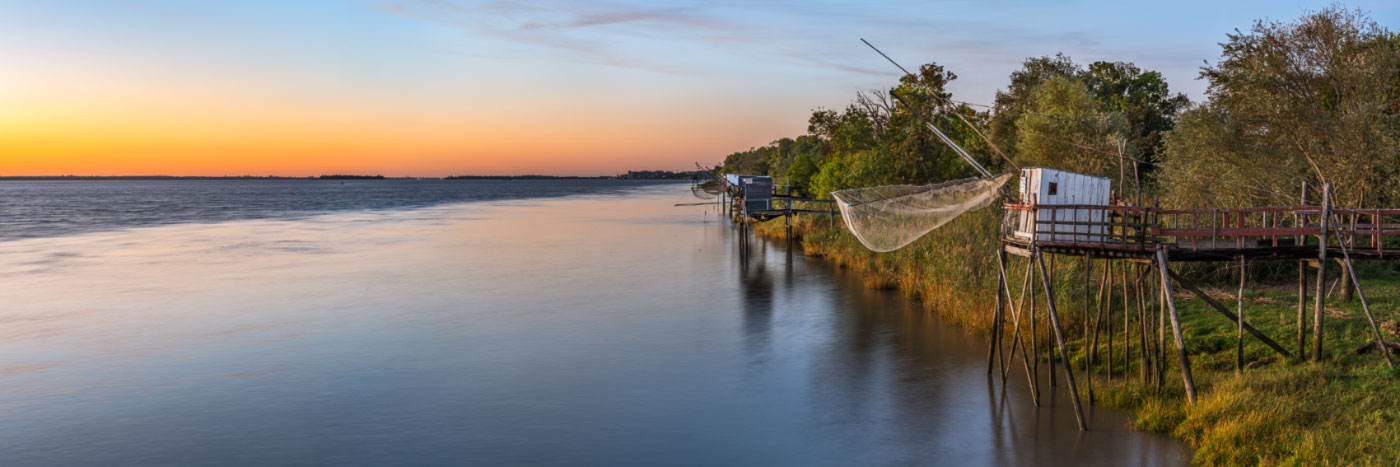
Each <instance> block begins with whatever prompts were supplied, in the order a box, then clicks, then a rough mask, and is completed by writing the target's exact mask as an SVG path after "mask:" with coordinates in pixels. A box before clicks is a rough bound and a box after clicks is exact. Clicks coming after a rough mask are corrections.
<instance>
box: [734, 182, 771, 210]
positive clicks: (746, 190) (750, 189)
mask: <svg viewBox="0 0 1400 467" xmlns="http://www.w3.org/2000/svg"><path fill="white" fill-rule="evenodd" d="M725 178H726V179H727V180H729V184H730V185H734V186H735V187H737V188H738V189H739V196H743V197H744V209H747V210H750V211H766V210H768V209H771V208H772V203H773V177H770V176H767V175H743V174H727V175H725Z"/></svg>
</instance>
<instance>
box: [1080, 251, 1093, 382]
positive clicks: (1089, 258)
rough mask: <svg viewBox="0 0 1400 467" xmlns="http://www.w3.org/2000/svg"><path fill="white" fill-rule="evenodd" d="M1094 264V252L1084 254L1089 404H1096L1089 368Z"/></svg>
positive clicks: (1085, 369)
mask: <svg viewBox="0 0 1400 467" xmlns="http://www.w3.org/2000/svg"><path fill="white" fill-rule="evenodd" d="M1093 265H1094V254H1093V253H1085V254H1084V316H1083V318H1082V319H1083V320H1084V337H1083V338H1082V339H1083V342H1084V386H1085V387H1086V390H1087V391H1088V392H1089V404H1090V405H1093V404H1094V378H1093V373H1091V372H1090V368H1089V363H1090V361H1089V298H1090V297H1089V289H1090V287H1089V285H1090V283H1091V282H1093V279H1092V277H1093V276H1092V275H1090V273H1089V270H1090V268H1091V267H1092V266H1093Z"/></svg>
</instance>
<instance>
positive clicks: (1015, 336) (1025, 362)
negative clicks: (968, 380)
mask: <svg viewBox="0 0 1400 467" xmlns="http://www.w3.org/2000/svg"><path fill="white" fill-rule="evenodd" d="M998 273H999V274H1000V275H1001V278H1002V282H1003V287H1005V289H1006V294H1007V295H1006V301H1007V302H1010V301H1011V285H1010V284H1009V283H1007V282H1006V269H1005V268H1001V269H999V270H998ZM1030 285H1031V262H1030V260H1029V259H1027V260H1026V276H1025V278H1024V279H1022V280H1021V298H1020V299H1018V300H1017V301H1016V307H1015V308H1012V309H1011V320H1012V325H1011V343H1012V345H1013V347H1011V357H1009V358H1007V360H1015V359H1016V349H1018V348H1019V349H1020V350H1021V364H1022V366H1024V367H1025V369H1026V385H1027V386H1030V390H1031V402H1032V403H1034V404H1035V406H1036V407H1040V391H1039V390H1038V389H1037V388H1036V385H1035V375H1033V374H1031V362H1030V358H1029V357H1028V355H1030V354H1031V353H1030V351H1028V350H1026V345H1025V343H1024V341H1022V340H1021V310H1022V309H1024V308H1022V307H1021V305H1024V304H1025V303H1026V292H1027V290H1028V289H1029V288H1030V287H1029V286H1030ZM1006 374H1007V368H1005V367H1002V372H1001V391H1002V393H1005V392H1006Z"/></svg>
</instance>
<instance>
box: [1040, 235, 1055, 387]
mask: <svg viewBox="0 0 1400 467" xmlns="http://www.w3.org/2000/svg"><path fill="white" fill-rule="evenodd" d="M1050 272H1051V273H1050V274H1046V275H1045V276H1044V278H1043V279H1044V280H1045V283H1046V285H1045V290H1047V291H1048V290H1051V288H1052V287H1054V286H1055V275H1054V274H1053V273H1054V272H1055V257H1054V256H1051V257H1050ZM1047 306H1048V304H1047ZM1049 323H1050V321H1049V320H1048V319H1047V320H1046V327H1049ZM1045 334H1046V337H1047V338H1048V337H1049V334H1050V332H1049V331H1046V333H1045ZM1049 344H1050V343H1049V342H1046V345H1045V369H1046V370H1047V371H1046V373H1049V374H1050V387H1052V388H1053V387H1055V349H1054V348H1052V347H1051V346H1050V345H1049Z"/></svg>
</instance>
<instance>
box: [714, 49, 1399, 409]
mask: <svg viewBox="0 0 1400 467" xmlns="http://www.w3.org/2000/svg"><path fill="white" fill-rule="evenodd" d="M862 41H863V40H862ZM866 45H870V44H869V42H866ZM870 47H871V48H872V49H873V48H874V46H873V45H870ZM876 52H879V50H878V49H876ZM880 54H881V55H882V56H885V55H884V53H883V52H880ZM885 58H886V59H889V57H888V56H885ZM890 62H891V63H894V61H893V60H890ZM894 64H895V66H897V67H898V66H899V64H898V63H894ZM899 68H900V69H901V70H903V67H899ZM906 74H907V71H906ZM891 97H893V98H894V100H895V101H896V102H898V103H899V105H902V106H904V107H905V108H907V109H908V110H909V111H910V112H911V113H912V114H913V115H915V116H917V117H918V118H919V119H920V120H921V123H923V124H924V126H926V127H927V128H928V129H929V130H930V131H931V132H932V133H933V134H934V135H935V136H937V137H938V138H939V140H941V141H942V142H943V143H944V144H945V145H947V146H949V147H950V148H951V149H952V150H953V151H954V152H955V153H957V155H958V156H959V157H961V158H962V159H963V161H965V162H966V163H967V164H969V165H970V166H971V167H972V168H973V169H974V170H976V172H977V173H978V174H980V176H979V177H976V178H970V179H963V180H953V181H948V182H942V183H935V184H930V185H918V186H915V185H889V186H874V187H865V188H854V189H847V190H840V191H836V192H833V193H832V195H833V197H834V198H835V203H834V207H835V208H839V209H840V214H841V219H842V221H844V223H845V224H846V226H847V228H848V230H850V231H851V233H852V234H854V235H855V237H856V238H857V239H859V240H860V242H861V243H862V244H863V245H865V246H866V247H867V248H870V249H871V250H874V251H877V252H885V251H893V250H896V249H899V248H902V247H904V246H906V245H908V244H909V243H911V242H913V241H914V240H917V239H918V238H919V237H922V236H923V235H925V234H927V233H928V232H930V231H932V230H934V229H937V228H938V227H939V226H942V225H943V224H945V223H947V222H949V221H951V220H953V219H954V218H956V217H958V216H959V215H961V214H962V213H964V212H967V211H971V210H975V209H983V208H986V207H988V206H992V205H994V204H998V203H996V201H998V200H1000V203H999V206H1000V208H1001V210H1002V225H1001V228H1000V231H999V234H998V236H999V238H998V241H997V245H998V248H997V249H996V253H995V258H990V259H991V260H993V261H995V263H996V265H997V268H996V270H997V281H996V282H997V283H996V290H995V291H993V293H994V295H993V297H995V300H994V303H995V305H994V308H993V310H992V313H993V316H992V318H993V319H992V322H993V325H992V333H991V339H990V340H989V348H988V353H987V374H988V375H991V374H992V371H993V370H994V369H995V368H996V367H1000V369H1001V370H1000V375H1001V383H1002V388H1003V390H1005V388H1006V381H1007V378H1008V375H1009V373H1010V372H1011V367H1012V366H1014V362H1015V361H1016V360H1017V358H1018V355H1019V359H1020V362H1021V364H1022V366H1023V367H1024V368H1025V373H1026V382H1027V384H1028V386H1029V388H1030V393H1031V398H1032V401H1033V402H1034V403H1035V405H1037V406H1039V405H1040V380H1041V378H1040V377H1039V376H1038V375H1039V374H1040V371H1039V370H1040V369H1039V362H1040V361H1041V360H1042V358H1041V357H1043V360H1044V361H1046V362H1050V365H1049V371H1048V382H1049V384H1050V385H1051V386H1054V385H1056V381H1057V377H1056V373H1057V369H1056V366H1059V367H1060V369H1059V370H1058V372H1063V375H1062V376H1061V377H1060V378H1061V379H1063V381H1064V382H1065V383H1066V384H1067V385H1068V387H1069V390H1070V391H1069V392H1070V394H1071V401H1072V403H1073V406H1074V413H1075V418H1076V420H1077V422H1078V424H1079V428H1080V429H1081V430H1087V429H1088V425H1087V422H1086V420H1085V418H1084V410H1083V407H1082V404H1081V399H1080V389H1079V387H1078V383H1077V382H1076V379H1075V377H1074V372H1075V371H1076V369H1075V368H1074V363H1072V359H1071V358H1070V356H1069V353H1068V350H1067V348H1066V339H1065V332H1064V331H1065V328H1064V327H1063V326H1062V324H1063V323H1062V322H1061V319H1060V317H1061V316H1062V312H1064V311H1070V312H1071V313H1073V310H1064V309H1061V308H1060V307H1059V304H1060V303H1061V301H1059V300H1057V298H1062V297H1056V295H1055V294H1056V291H1057V290H1059V291H1065V290H1075V289H1077V288H1071V287H1060V288H1058V289H1057V288H1056V287H1055V283H1056V282H1059V281H1065V280H1074V281H1075V282H1080V280H1081V279H1080V278H1062V277H1055V276H1054V274H1053V272H1054V271H1057V270H1058V269H1057V268H1055V267H1054V265H1055V264H1054V262H1055V260H1056V259H1057V258H1058V259H1060V260H1061V261H1080V262H1082V267H1081V268H1079V270H1080V271H1081V272H1082V273H1083V277H1082V286H1083V287H1082V289H1083V300H1082V303H1083V310H1081V313H1080V314H1079V315H1078V318H1080V319H1079V321H1080V323H1082V324H1083V326H1084V327H1083V330H1082V333H1083V334H1082V336H1083V340H1084V354H1085V355H1084V357H1085V358H1082V359H1080V361H1079V362H1077V363H1082V364H1083V366H1082V367H1080V368H1079V371H1083V372H1085V373H1089V372H1090V370H1091V368H1097V367H1100V366H1096V365H1095V363H1096V362H1097V363H1100V364H1101V363H1107V365H1106V366H1107V377H1108V378H1110V379H1112V378H1114V377H1124V378H1127V377H1129V375H1128V374H1127V373H1128V371H1129V368H1130V367H1131V366H1132V365H1131V363H1132V362H1135V363H1136V367H1137V373H1138V378H1140V381H1141V382H1142V383H1144V384H1151V385H1154V386H1155V387H1158V388H1160V387H1162V386H1163V385H1164V384H1167V383H1166V382H1165V381H1164V379H1165V375H1166V369H1167V368H1168V367H1171V366H1176V367H1177V368H1179V369H1180V373H1181V378H1182V384H1183V386H1184V389H1185V394H1186V399H1187V401H1188V403H1191V404H1194V403H1196V400H1197V394H1196V384H1195V381H1194V379H1193V377H1192V373H1191V358H1190V355H1189V354H1188V352H1187V348H1188V345H1187V342H1186V337H1185V335H1184V333H1183V332H1182V321H1181V317H1180V314H1179V313H1178V310H1177V305H1176V300H1175V297H1176V296H1177V295H1176V293H1177V290H1178V288H1179V289H1181V290H1183V291H1184V292H1186V293H1189V294H1191V295H1194V296H1195V297H1197V298H1200V299H1201V300H1202V301H1203V302H1204V303H1205V304H1206V305H1207V306H1208V309H1209V310H1211V311H1212V312H1214V313H1215V314H1217V315H1218V316H1219V317H1220V319H1223V320H1227V321H1228V322H1230V323H1232V324H1234V326H1235V328H1236V331H1237V332H1236V339H1235V341H1236V359H1235V368H1236V371H1243V370H1244V368H1245V367H1246V364H1245V362H1244V342H1245V339H1246V338H1248V339H1254V340H1257V341H1259V342H1261V343H1262V344H1264V345H1265V346H1266V347H1268V348H1269V349H1270V350H1271V351H1272V352H1274V353H1276V354H1277V355H1278V356H1279V358H1280V359H1282V360H1284V361H1291V360H1292V361H1296V360H1300V359H1304V358H1311V359H1313V360H1321V359H1322V356H1323V346H1322V343H1323V339H1324V337H1325V336H1324V332H1323V330H1324V326H1323V324H1324V321H1325V320H1326V313H1325V311H1326V310H1325V307H1324V305H1325V300H1326V297H1327V291H1326V272H1327V268H1328V264H1329V262H1333V261H1335V262H1337V263H1339V264H1340V268H1341V271H1342V277H1341V278H1339V279H1338V280H1337V283H1339V284H1341V287H1342V288H1343V289H1344V290H1346V289H1347V288H1348V287H1351V288H1354V290H1355V292H1356V296H1357V298H1359V299H1360V302H1361V303H1360V304H1361V308H1362V310H1363V311H1364V312H1365V317H1366V321H1367V323H1368V324H1369V326H1370V331H1371V332H1370V334H1371V337H1373V340H1370V341H1369V342H1368V343H1366V345H1363V346H1362V347H1361V348H1358V349H1357V351H1358V352H1361V351H1364V350H1367V349H1368V348H1369V349H1370V350H1375V351H1378V352H1377V353H1379V354H1380V355H1381V357H1382V358H1383V359H1384V361H1385V363H1386V364H1387V365H1390V366H1392V367H1393V363H1392V362H1391V357H1390V353H1391V352H1392V351H1397V350H1400V344H1396V343H1391V342H1386V341H1385V340H1384V338H1383V337H1382V335H1381V333H1380V329H1379V327H1378V326H1377V324H1376V319H1375V316H1374V315H1373V314H1372V312H1371V308H1370V305H1369V303H1368V302H1367V301H1366V294H1365V291H1364V290H1362V288H1361V286H1360V281H1358V280H1357V278H1356V272H1355V268H1354V264H1355V261H1358V260H1394V259H1400V239H1397V237H1400V209H1352V208H1342V207H1337V206H1333V204H1332V201H1331V187H1330V186H1329V185H1325V184H1324V185H1323V186H1322V189H1321V190H1319V192H1320V194H1321V196H1320V198H1321V199H1320V200H1318V199H1314V200H1312V202H1310V201H1309V199H1308V187H1307V185H1306V184H1304V185H1303V187H1302V190H1301V191H1300V193H1299V197H1298V203H1297V204H1295V205H1291V206H1272V207H1249V208H1207V209H1167V208H1162V207H1155V206H1141V205H1133V204H1130V203H1128V202H1126V201H1125V197H1123V196H1121V189H1122V188H1123V184H1124V181H1125V180H1124V179H1125V177H1123V176H1121V175H1120V177H1119V188H1120V191H1119V192H1118V193H1115V192H1114V191H1113V186H1112V180H1110V179H1108V178H1104V177H1098V176H1093V175H1087V174H1080V173H1074V172H1071V171H1065V170H1058V169H1054V168H1049V167H1024V168H1023V167H1019V166H1017V164H1016V163H1015V162H1014V161H1013V160H1012V159H1011V158H1010V157H1008V156H1006V154H1004V153H1003V152H1002V151H1001V150H1000V149H999V148H998V147H997V145H996V143H995V142H993V141H992V140H991V139H989V138H987V137H986V136H985V135H984V134H983V133H982V131H981V130H979V129H978V126H977V125H975V124H973V123H972V122H970V121H968V120H967V119H965V118H963V117H962V115H961V114H960V113H958V112H951V114H952V115H954V116H957V117H958V118H959V119H960V120H961V121H962V122H963V123H964V124H966V125H967V126H968V127H969V128H971V129H972V130H973V131H974V132H976V134H977V135H978V136H980V137H981V138H982V140H983V141H985V142H986V143H987V146H988V147H990V148H991V149H992V150H994V151H995V152H996V153H997V154H998V155H1000V156H1001V157H1002V159H1003V160H1005V162H1006V165H1007V166H1009V167H1012V168H1013V171H1012V172H1008V173H1003V174H992V173H991V172H990V171H988V170H987V169H986V168H985V167H983V166H982V165H981V164H980V163H979V162H978V161H977V160H976V158H974V157H973V156H972V155H971V154H969V153H968V152H967V151H965V150H964V149H963V148H962V147H961V146H959V145H958V144H957V143H956V142H955V141H953V140H952V139H951V138H948V137H947V136H946V135H945V133H943V132H942V131H941V130H940V129H939V128H938V127H936V126H934V125H933V124H932V122H930V121H929V120H928V119H925V118H924V117H923V115H922V114H921V113H919V112H918V111H917V110H916V109H915V108H914V107H912V106H909V105H908V104H907V103H906V102H905V101H904V99H902V98H901V97H902V96H900V95H899V93H898V92H897V91H896V90H891ZM940 105H942V106H944V107H945V108H952V107H955V106H953V105H952V103H950V102H942V103H941V104H940ZM1120 162H1123V161H1121V160H1120ZM1134 164H1136V162H1134ZM1133 173H1136V166H1135V165H1134V167H1133ZM1012 178H1017V179H1018V183H1017V187H1018V189H1016V190H1011V189H1008V186H1007V184H1008V183H1009V182H1010V181H1011V179H1012ZM716 179H717V180H719V181H720V182H719V183H722V184H723V186H724V195H725V200H724V201H723V202H724V203H726V205H727V206H728V207H729V208H730V212H731V214H732V215H733V216H734V218H735V219H736V220H739V221H741V222H739V225H740V228H741V229H746V228H747V224H748V222H747V220H748V219H754V220H758V221H766V220H769V219H772V218H776V217H785V218H790V216H792V215H794V214H797V213H812V212H815V213H826V214H834V213H833V212H832V211H831V207H828V208H827V209H826V210H819V209H797V208H795V207H794V206H795V203H796V202H798V201H799V200H800V201H804V202H813V203H817V202H819V201H820V200H810V199H798V198H787V199H786V200H785V201H786V204H783V202H782V201H780V200H782V199H783V197H782V196H779V195H776V194H774V193H773V192H772V186H773V185H772V183H771V179H768V180H767V183H764V182H759V181H758V180H760V179H761V178H760V177H759V176H752V175H730V176H729V177H728V178H722V177H718V176H716ZM1136 198H1137V199H1138V201H1139V202H1138V203H1137V204H1142V203H1141V196H1140V195H1139V196H1136ZM789 225H790V221H789ZM1047 256H1048V257H1049V260H1048V263H1049V267H1047V259H1046V258H1047ZM1010 257H1019V258H1024V271H1023V272H1021V276H1022V277H1021V287H1020V288H1019V289H1015V290H1019V294H1020V296H1019V297H1013V293H1012V290H1013V288H1012V287H1011V275H1010V269H1009V268H1008V259H1009V258H1010ZM1261 260H1275V261H1279V260H1282V261H1296V262H1297V264H1298V287H1297V294H1298V295H1297V297H1298V299H1297V316H1296V322H1295V323H1291V324H1294V325H1295V327H1296V335H1295V336H1294V337H1295V339H1294V342H1293V343H1292V344H1294V345H1292V346H1291V347H1292V348H1291V349H1290V348H1289V347H1285V346H1284V345H1282V344H1280V343H1279V342H1278V341H1276V340H1274V337H1271V336H1268V335H1266V334H1265V333H1263V332H1261V331H1259V330H1258V329H1256V328H1255V327H1253V326H1251V325H1250V324H1249V319H1248V317H1247V314H1246V310H1245V306H1244V299H1243V296H1244V291H1245V286H1246V277H1247V275H1246V274H1245V270H1246V268H1247V267H1248V264H1249V262H1250V261H1261ZM1190 262H1218V263H1226V264H1227V265H1228V267H1230V268H1233V267H1236V265H1237V266H1238V267H1239V271H1240V274H1239V277H1240V284H1239V291H1238V292H1239V293H1238V294H1237V295H1236V296H1235V299H1236V300H1235V302H1236V303H1235V307H1234V308H1235V309H1234V310H1233V311H1231V310H1230V308H1229V307H1228V306H1226V305H1225V304H1222V303H1221V302H1220V301H1219V300H1217V299H1216V298H1214V297H1212V296H1211V295H1209V294H1207V293H1205V292H1204V291H1202V289H1201V288H1200V287H1199V286H1198V285H1197V284H1196V283H1195V282H1193V281H1192V280H1191V279H1188V278H1186V277H1184V274H1183V273H1181V272H1179V271H1178V270H1175V269H1174V265H1176V264H1179V263H1190ZM1177 268H1179V266H1178V267H1177ZM1313 270H1315V273H1314V274H1313V275H1312V277H1313V279H1309V273H1310V271H1313ZM1310 282H1311V283H1310ZM1096 289H1097V290H1096ZM1115 289H1119V290H1121V294H1119V295H1120V296H1121V303H1115V297H1114V294H1115V293H1116V292H1117V290H1115ZM1309 289H1312V297H1311V303H1309V296H1308V294H1309ZM1037 295H1041V296H1042V297H1041V299H1043V301H1041V300H1038V299H1037ZM1027 297H1029V300H1027ZM1042 306H1043V308H1044V309H1043V313H1037V309H1038V308H1039V307H1042ZM1120 320H1121V321H1120ZM1023 322H1025V323H1028V324H1027V326H1028V327H1026V328H1023ZM1118 323H1121V326H1122V328H1121V335H1115V334H1117V333H1116V332H1115V329H1117V328H1118ZM1008 325H1010V326H1011V328H1010V329H1007V326H1008ZM1041 326H1044V327H1041ZM1037 334H1044V335H1047V337H1052V338H1053V342H1042V343H1039V344H1040V345H1038V343H1037V342H1036V336H1037ZM1168 335H1170V342H1168V339H1169V338H1168ZM1246 335H1247V336H1246ZM1277 337H1279V338H1282V336H1277ZM1310 338H1311V344H1312V345H1311V348H1310V349H1309V346H1308V343H1309V339H1310ZM1115 342H1117V343H1119V344H1120V346H1118V347H1117V349H1115ZM1045 344H1050V345H1045ZM1102 344H1107V345H1106V346H1105V345H1102ZM1103 347H1107V348H1106V349H1103ZM1169 349H1173V350H1171V352H1170V355H1169ZM1309 350H1310V352H1309ZM1042 351H1043V352H1045V353H1044V354H1040V352H1042ZM1031 352H1035V353H1034V354H1032V353H1031ZM1056 353H1058V359H1057V358H1056V355H1055V354H1056ZM1309 354H1310V355H1309ZM1057 360H1058V363H1056V361H1057ZM1083 381H1084V382H1085V384H1086V388H1085V389H1086V391H1085V392H1086V393H1087V395H1088V399H1089V403H1091V404H1092V403H1094V390H1093V383H1094V378H1093V377H1084V378H1083Z"/></svg>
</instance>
